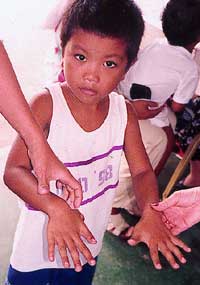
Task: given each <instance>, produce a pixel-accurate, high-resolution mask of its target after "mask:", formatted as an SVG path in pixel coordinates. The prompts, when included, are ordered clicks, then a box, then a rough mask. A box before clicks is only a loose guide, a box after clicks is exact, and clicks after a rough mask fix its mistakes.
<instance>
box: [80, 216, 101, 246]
mask: <svg viewBox="0 0 200 285" xmlns="http://www.w3.org/2000/svg"><path fill="white" fill-rule="evenodd" d="M82 216H83V215H82ZM83 218H84V217H83ZM83 218H82V219H83ZM80 234H81V236H83V237H84V238H85V239H86V240H87V241H88V242H89V243H92V244H96V243H97V241H96V239H95V237H94V236H93V234H92V233H91V231H90V230H89V229H88V228H87V226H86V225H85V224H83V225H82V227H81V231H80Z"/></svg>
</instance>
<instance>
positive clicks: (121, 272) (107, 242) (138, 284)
mask: <svg viewBox="0 0 200 285" xmlns="http://www.w3.org/2000/svg"><path fill="white" fill-rule="evenodd" d="M177 162H178V160H177V159H176V158H175V156H172V158H170V159H169V161H168V163H167V165H166V166H165V169H164V170H163V172H162V174H161V175H160V177H159V184H160V189H161V190H162V189H164V187H165V185H166V183H167V181H168V179H169V177H170V175H171V173H172V171H173V170H174V167H175V165H176V164H177ZM5 201H6V202H5ZM11 205H12V206H11ZM0 206H1V207H0V208H2V209H3V208H4V211H3V212H2V215H1V216H0V220H1V222H0V223H1V225H2V228H1V236H0V250H1V251H0V272H1V274H0V285H3V284H4V282H3V280H4V278H5V274H6V268H7V264H8V262H9V254H10V251H11V245H12V237H13V233H14V227H15V223H16V220H17V213H16V209H17V206H16V205H15V201H14V198H13V196H11V195H7V196H6V198H5V200H4V199H1V201H0ZM5 206H6V208H5ZM9 206H10V207H9ZM5 209H6V210H5ZM13 211H14V213H15V214H13ZM129 218H130V217H129ZM131 221H132V220H131ZM181 238H182V239H183V240H184V241H185V242H186V243H187V244H188V245H189V246H190V247H191V248H192V253H190V254H186V255H185V256H186V257H187V264H185V265H183V266H181V268H180V269H179V270H177V271H175V270H172V269H171V268H170V266H169V265H168V264H167V262H166V261H165V260H164V258H162V259H161V260H162V264H163V270H161V271H157V270H155V269H154V267H153V265H152V262H151V260H150V258H149V254H148V249H147V248H146V246H145V245H144V244H140V245H138V246H136V247H130V246H128V245H127V244H126V243H125V242H121V241H120V240H119V239H118V238H116V237H114V236H112V235H110V234H109V233H106V235H105V239H104V244H103V249H102V252H101V254H100V256H99V260H98V266H97V271H96V274H95V278H94V283H93V285H151V284H152V285H174V284H176V285H199V284H200V224H199V225H196V226H194V227H193V228H191V229H190V230H188V231H187V232H185V233H183V234H182V235H181ZM27 285H29V284H27ZM83 285H84V284H83Z"/></svg>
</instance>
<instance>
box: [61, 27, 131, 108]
mask: <svg viewBox="0 0 200 285" xmlns="http://www.w3.org/2000/svg"><path fill="white" fill-rule="evenodd" d="M126 66H127V55H126V44H125V43H124V41H123V40H120V39H117V38H109V37H101V36H99V35H96V34H94V33H90V32H86V31H83V30H81V29H78V30H76V31H75V32H74V34H73V35H72V37H71V38H70V40H69V41H68V43H67V45H66V47H65V50H64V54H63V67H64V73H65V79H66V81H67V84H68V87H69V88H70V91H71V92H72V95H73V96H75V97H76V98H77V99H78V100H79V101H81V102H82V103H87V104H97V103H98V102H100V101H101V100H102V99H104V98H105V97H106V96H107V95H108V94H109V93H110V92H111V91H113V90H114V89H115V87H116V86H117V85H118V83H119V81H120V80H122V79H123V77H124V75H125V72H126Z"/></svg>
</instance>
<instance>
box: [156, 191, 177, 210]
mask: <svg viewBox="0 0 200 285" xmlns="http://www.w3.org/2000/svg"><path fill="white" fill-rule="evenodd" d="M177 193H178V192H175V193H174V194H172V195H171V196H170V197H168V198H167V199H165V200H163V201H162V202H159V203H152V204H151V207H152V208H153V209H154V210H156V211H159V212H162V211H165V210H166V209H168V208H169V207H172V206H175V205H177V202H178V199H179V195H178V194H177Z"/></svg>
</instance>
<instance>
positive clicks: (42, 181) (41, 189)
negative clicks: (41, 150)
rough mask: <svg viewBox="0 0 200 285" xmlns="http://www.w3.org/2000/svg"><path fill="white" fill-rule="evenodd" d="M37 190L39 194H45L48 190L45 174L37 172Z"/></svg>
mask: <svg viewBox="0 0 200 285" xmlns="http://www.w3.org/2000/svg"><path fill="white" fill-rule="evenodd" d="M37 181H38V185H37V191H38V193H39V194H41V195H43V194H47V193H49V191H50V187H49V182H48V181H47V180H46V176H45V175H44V174H43V173H37Z"/></svg>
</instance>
